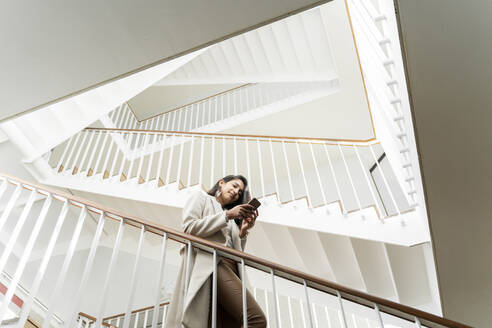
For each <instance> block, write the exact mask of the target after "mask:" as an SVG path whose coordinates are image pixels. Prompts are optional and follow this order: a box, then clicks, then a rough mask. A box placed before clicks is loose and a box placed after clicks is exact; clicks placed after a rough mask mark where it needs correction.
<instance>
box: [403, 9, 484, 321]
mask: <svg viewBox="0 0 492 328" xmlns="http://www.w3.org/2000/svg"><path fill="white" fill-rule="evenodd" d="M396 2H397V4H398V7H399V10H398V12H399V19H400V20H401V21H400V24H401V32H402V37H403V42H404V48H405V49H404V50H405V51H404V53H405V55H406V64H407V74H408V84H409V91H410V96H411V101H412V107H413V116H414V125H415V134H416V137H417V141H418V149H419V155H420V164H421V171H422V175H423V177H424V188H425V191H426V198H427V199H426V203H427V209H428V216H429V223H430V229H431V234H432V240H433V245H434V256H435V261H436V266H437V275H438V280H439V287H440V294H441V303H442V307H443V313H444V316H445V317H447V318H450V319H454V320H458V321H461V322H463V323H466V324H469V325H470V326H473V327H490V323H491V322H492V312H491V311H490V309H491V304H492V296H491V295H492V260H491V254H492V243H491V240H492V239H491V232H492V216H491V211H490V199H491V198H492V191H491V190H492V189H491V181H492V174H491V172H492V171H491V169H490V168H491V167H492V152H491V151H490V146H491V140H492V129H491V128H490V122H491V121H492V111H491V110H490V106H491V105H490V104H491V85H492V66H491V65H490V58H492V43H491V42H490V31H491V30H492V20H491V19H490V13H491V12H492V2H490V1H480V0H470V1H458V0H435V1H406V0H398V1H396Z"/></svg>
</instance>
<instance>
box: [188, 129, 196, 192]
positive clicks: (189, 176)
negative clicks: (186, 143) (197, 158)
mask: <svg viewBox="0 0 492 328" xmlns="http://www.w3.org/2000/svg"><path fill="white" fill-rule="evenodd" d="M194 148H195V138H194V136H193V135H191V146H190V157H189V160H190V163H189V165H188V186H187V187H188V188H189V187H190V186H191V169H192V167H193V151H194Z"/></svg>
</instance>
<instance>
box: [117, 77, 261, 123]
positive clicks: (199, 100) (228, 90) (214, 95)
mask: <svg viewBox="0 0 492 328" xmlns="http://www.w3.org/2000/svg"><path fill="white" fill-rule="evenodd" d="M252 84H255V83H246V84H242V85H240V86H237V87H234V88H231V89H227V90H225V91H222V92H219V93H216V94H213V95H211V96H208V97H205V98H201V99H198V100H195V101H192V102H190V103H188V104H186V105H182V106H179V107H175V108H173V109H170V110H168V111H166V112H164V113H160V114H156V115H152V116H150V117H147V118H144V119H142V120H139V119H138V118H137V115H136V114H135V111H134V110H133V108H132V106H130V104H129V103H128V101H125V103H126V104H127V105H128V108H129V109H130V111H131V112H132V114H133V117H134V118H135V119H136V120H137V122H138V123H142V122H144V121H147V120H151V119H153V118H156V117H158V116H161V115H166V114H169V113H171V112H175V111H177V110H180V109H182V108H185V107H188V106H190V105H193V104H197V103H199V102H202V101H205V100H207V99H210V98H213V97H217V96H220V95H222V94H224V93H228V92H231V91H233V90H236V89H240V88H243V87H246V86H249V85H252Z"/></svg>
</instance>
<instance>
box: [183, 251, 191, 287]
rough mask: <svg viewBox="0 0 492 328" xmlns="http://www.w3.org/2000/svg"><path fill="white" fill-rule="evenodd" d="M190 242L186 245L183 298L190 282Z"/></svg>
mask: <svg viewBox="0 0 492 328" xmlns="http://www.w3.org/2000/svg"><path fill="white" fill-rule="evenodd" d="M191 249H192V245H191V241H188V245H187V247H186V270H185V285H184V296H185V297H186V294H187V293H188V284H189V281H190V272H191Z"/></svg>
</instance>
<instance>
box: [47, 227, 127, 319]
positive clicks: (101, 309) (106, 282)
mask: <svg viewBox="0 0 492 328" xmlns="http://www.w3.org/2000/svg"><path fill="white" fill-rule="evenodd" d="M124 230H125V222H124V221H123V219H121V220H120V223H119V226H118V232H117V233H116V239H115V242H114V245H113V252H112V253H111V259H110V260H109V267H108V270H107V272H106V279H105V280H104V284H103V288H102V293H101V296H100V298H99V305H98V309H99V312H98V314H97V316H96V323H95V327H96V328H101V323H102V319H103V316H104V311H105V310H106V299H107V297H108V290H109V283H110V281H111V274H112V273H113V270H114V267H115V265H116V260H117V259H118V253H119V251H120V245H121V239H122V238H123V234H124ZM43 328H49V327H48V326H46V327H43Z"/></svg>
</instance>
